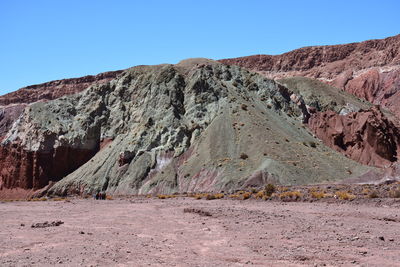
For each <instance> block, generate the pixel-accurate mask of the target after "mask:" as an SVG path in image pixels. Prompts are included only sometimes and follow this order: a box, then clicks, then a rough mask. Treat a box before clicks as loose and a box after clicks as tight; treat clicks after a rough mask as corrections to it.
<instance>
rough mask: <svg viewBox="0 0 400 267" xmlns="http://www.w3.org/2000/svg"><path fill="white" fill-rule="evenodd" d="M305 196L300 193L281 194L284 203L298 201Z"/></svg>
mask: <svg viewBox="0 0 400 267" xmlns="http://www.w3.org/2000/svg"><path fill="white" fill-rule="evenodd" d="M302 196H303V195H302V194H301V193H300V192H299V191H287V192H283V193H281V194H279V198H280V199H281V200H283V201H296V200H298V199H300V198H301V197H302Z"/></svg>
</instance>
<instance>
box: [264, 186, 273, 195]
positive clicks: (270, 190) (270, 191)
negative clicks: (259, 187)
mask: <svg viewBox="0 0 400 267" xmlns="http://www.w3.org/2000/svg"><path fill="white" fill-rule="evenodd" d="M264 190H265V194H266V195H267V196H269V197H270V196H272V194H273V193H275V191H276V188H275V185H273V184H267V185H266V186H265V188H264Z"/></svg>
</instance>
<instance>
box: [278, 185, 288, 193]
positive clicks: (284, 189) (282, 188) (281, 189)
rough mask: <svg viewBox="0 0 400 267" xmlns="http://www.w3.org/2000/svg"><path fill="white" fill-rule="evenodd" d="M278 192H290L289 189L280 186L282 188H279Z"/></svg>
mask: <svg viewBox="0 0 400 267" xmlns="http://www.w3.org/2000/svg"><path fill="white" fill-rule="evenodd" d="M278 191H280V192H287V191H289V187H286V186H280V187H279V188H278Z"/></svg>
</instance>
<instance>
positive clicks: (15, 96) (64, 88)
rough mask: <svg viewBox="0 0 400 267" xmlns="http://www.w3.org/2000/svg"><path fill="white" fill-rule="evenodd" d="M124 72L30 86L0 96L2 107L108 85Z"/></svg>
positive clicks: (119, 71) (105, 73) (112, 72)
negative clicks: (93, 85) (95, 84)
mask: <svg viewBox="0 0 400 267" xmlns="http://www.w3.org/2000/svg"><path fill="white" fill-rule="evenodd" d="M121 72H122V70H118V71H110V72H104V73H100V74H97V75H94V76H93V75H88V76H84V77H80V78H72V79H64V80H56V81H51V82H47V83H42V84H37V85H30V86H27V87H24V88H21V89H19V90H17V91H14V92H11V93H8V94H5V95H3V96H0V106H5V105H10V104H16V103H26V104H27V103H33V102H36V101H40V100H52V99H56V98H59V97H62V96H64V95H71V94H75V93H78V92H80V91H82V90H84V89H86V88H87V87H89V86H90V85H92V84H94V83H106V82H108V81H110V80H112V79H114V78H115V77H117V75H118V74H120V73H121Z"/></svg>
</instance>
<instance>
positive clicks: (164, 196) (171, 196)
mask: <svg viewBox="0 0 400 267" xmlns="http://www.w3.org/2000/svg"><path fill="white" fill-rule="evenodd" d="M157 197H158V198H159V199H168V198H175V197H176V196H175V195H157Z"/></svg>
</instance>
